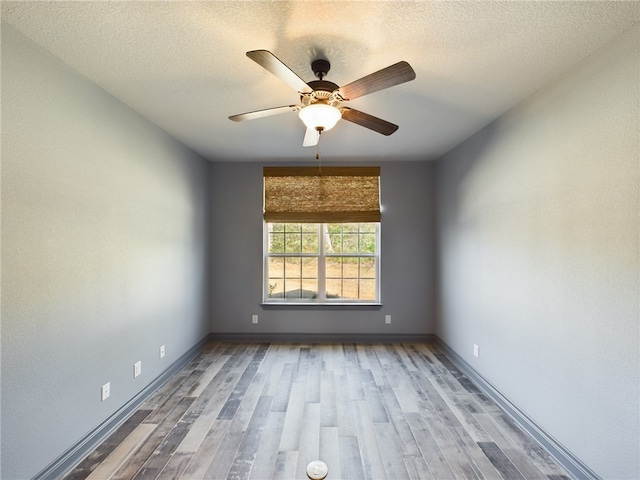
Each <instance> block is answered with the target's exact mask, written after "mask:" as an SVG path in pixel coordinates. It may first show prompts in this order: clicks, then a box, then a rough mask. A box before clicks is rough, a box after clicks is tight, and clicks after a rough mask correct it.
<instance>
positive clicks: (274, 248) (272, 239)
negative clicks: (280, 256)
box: [269, 233, 284, 253]
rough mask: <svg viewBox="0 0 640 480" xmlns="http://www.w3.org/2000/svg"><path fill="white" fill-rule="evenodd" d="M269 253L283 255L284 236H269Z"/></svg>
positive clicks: (271, 234)
mask: <svg viewBox="0 0 640 480" xmlns="http://www.w3.org/2000/svg"><path fill="white" fill-rule="evenodd" d="M269 253H284V234H283V233H270V234H269Z"/></svg>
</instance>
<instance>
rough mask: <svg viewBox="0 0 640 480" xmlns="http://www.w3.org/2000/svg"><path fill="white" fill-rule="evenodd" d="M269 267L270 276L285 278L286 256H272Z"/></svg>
mask: <svg viewBox="0 0 640 480" xmlns="http://www.w3.org/2000/svg"><path fill="white" fill-rule="evenodd" d="M268 268H269V278H284V258H278V257H271V258H270V259H269V263H268Z"/></svg>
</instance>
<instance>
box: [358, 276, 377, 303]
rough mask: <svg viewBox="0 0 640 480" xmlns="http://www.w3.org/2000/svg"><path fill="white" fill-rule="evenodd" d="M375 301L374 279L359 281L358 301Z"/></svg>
mask: <svg viewBox="0 0 640 480" xmlns="http://www.w3.org/2000/svg"><path fill="white" fill-rule="evenodd" d="M375 299H376V281H375V279H365V280H360V300H375Z"/></svg>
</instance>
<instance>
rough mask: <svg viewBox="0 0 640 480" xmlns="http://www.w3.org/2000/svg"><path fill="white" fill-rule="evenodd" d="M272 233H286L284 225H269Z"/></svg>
mask: <svg viewBox="0 0 640 480" xmlns="http://www.w3.org/2000/svg"><path fill="white" fill-rule="evenodd" d="M269 231H270V232H284V223H270V224H269Z"/></svg>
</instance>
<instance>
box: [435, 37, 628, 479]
mask: <svg viewBox="0 0 640 480" xmlns="http://www.w3.org/2000/svg"><path fill="white" fill-rule="evenodd" d="M638 32H639V29H638V27H635V28H633V29H632V30H629V31H628V32H626V33H625V34H624V35H623V36H621V37H619V38H618V39H616V41H614V42H613V43H612V44H610V45H608V46H607V47H606V48H605V49H603V50H601V51H599V52H596V53H595V54H593V55H592V56H590V57H589V58H588V59H586V60H585V61H584V62H582V63H581V64H579V65H577V66H576V67H575V68H573V69H571V70H570V71H569V72H568V73H567V74H566V75H564V76H563V77H562V78H560V79H559V80H558V81H556V82H554V83H553V84H551V85H549V86H548V87H547V88H545V89H543V90H542V91H540V92H538V93H537V94H535V95H534V96H532V97H531V98H529V99H528V100H527V101H525V102H524V103H522V104H521V105H519V106H518V107H517V108H515V109H514V110H512V111H510V112H509V113H507V114H506V115H504V116H502V117H501V118H500V119H499V120H498V121H496V122H494V123H493V124H491V125H490V126H488V127H487V128H485V129H484V130H482V131H481V132H480V133H478V134H477V135H475V136H474V137H472V138H471V139H470V140H468V141H467V142H465V143H464V144H462V145H461V146H459V147H458V148H456V149H455V150H454V151H452V152H450V153H449V154H448V155H446V156H445V157H444V158H442V159H440V161H439V162H438V166H439V169H438V205H439V211H438V212H439V215H438V216H439V220H438V224H439V249H440V257H439V258H440V262H439V263H440V265H439V269H440V278H441V282H440V298H439V307H438V308H439V321H438V325H437V334H438V335H439V337H440V338H441V339H442V340H444V342H445V343H447V344H448V345H449V346H450V347H451V348H452V349H453V350H454V351H456V352H457V353H458V354H459V355H460V356H462V357H463V358H464V359H465V360H466V361H467V362H469V363H470V364H471V365H472V366H473V367H474V368H475V369H477V370H478V371H479V372H480V373H481V374H482V375H483V376H484V377H485V378H486V379H487V380H489V381H490V382H491V383H493V384H494V385H495V386H496V387H497V388H498V389H499V390H500V391H502V392H503V393H504V394H505V395H506V396H507V397H508V398H509V399H510V400H511V401H512V402H513V403H514V404H515V405H517V406H518V407H520V408H521V409H522V410H524V411H525V412H526V413H527V414H528V415H530V416H531V417H532V418H533V419H534V420H535V421H536V422H537V423H538V424H539V425H540V426H541V427H542V428H543V429H545V430H546V431H547V432H548V433H550V434H551V435H552V436H553V437H555V438H556V439H557V440H558V441H559V442H560V443H561V444H563V445H564V446H565V447H567V448H568V449H569V450H570V451H571V452H573V454H575V455H577V456H578V458H580V459H581V460H582V461H583V462H585V463H586V464H587V465H588V466H589V467H590V468H591V469H592V470H594V471H595V472H596V473H597V474H598V475H600V476H602V477H603V478H610V479H613V478H615V479H637V478H640V467H639V462H638V454H639V449H638V445H640V438H639V436H638V425H639V418H638V412H639V404H638V402H639V386H638V382H639V370H638V368H639V365H640V357H639V353H638V351H639V327H638V323H639V317H640V308H639V298H640V285H639V272H640V259H639V257H640V254H639V238H640V229H639V217H638V211H639V209H640V196H639V192H638V187H639V180H640V176H639V169H640V166H639V163H640V162H639V160H640V147H639V131H640V119H639V105H640V103H639V79H640V67H639V54H638V52H639V33H638ZM474 343H475V344H478V345H479V346H480V357H479V358H474V357H473V344H474Z"/></svg>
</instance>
